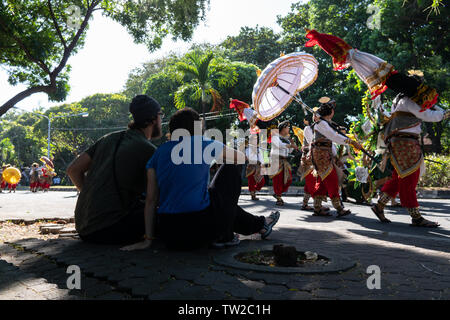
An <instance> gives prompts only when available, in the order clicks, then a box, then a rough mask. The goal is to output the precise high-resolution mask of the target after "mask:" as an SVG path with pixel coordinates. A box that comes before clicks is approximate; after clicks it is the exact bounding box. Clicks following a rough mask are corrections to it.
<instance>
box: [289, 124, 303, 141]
mask: <svg viewBox="0 0 450 320" xmlns="http://www.w3.org/2000/svg"><path fill="white" fill-rule="evenodd" d="M292 131H294V134H295V135H296V136H297V138H298V140H300V143H301V144H302V145H303V137H304V134H303V130H302V129H300V128H299V127H296V126H292Z"/></svg>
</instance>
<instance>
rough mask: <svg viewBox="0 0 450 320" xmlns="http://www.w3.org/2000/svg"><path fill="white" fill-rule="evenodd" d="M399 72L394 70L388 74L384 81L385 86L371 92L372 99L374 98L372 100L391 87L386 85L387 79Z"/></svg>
mask: <svg viewBox="0 0 450 320" xmlns="http://www.w3.org/2000/svg"><path fill="white" fill-rule="evenodd" d="M397 73H398V71H397V70H394V71H392V72H391V73H390V74H389V75H388V77H387V78H386V80H384V82H383V87H382V88H380V89H378V90H375V91H374V92H371V93H370V94H371V99H372V100H375V99H376V97H378V96H379V95H380V94H382V93H384V92H385V91H386V90H387V89H388V88H389V87H388V86H387V85H386V81H387V80H388V79H389V77H390V76H392V75H394V74H397Z"/></svg>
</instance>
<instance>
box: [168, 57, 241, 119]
mask: <svg viewBox="0 0 450 320" xmlns="http://www.w3.org/2000/svg"><path fill="white" fill-rule="evenodd" d="M176 70H177V71H178V79H179V80H180V81H181V82H182V83H183V85H182V86H180V88H179V89H178V91H177V92H176V93H175V106H176V107H177V108H178V109H182V108H184V107H186V101H187V99H188V98H189V99H191V100H194V101H200V102H201V106H202V107H201V112H202V113H203V114H204V113H205V112H206V105H207V104H209V103H210V102H211V101H212V103H213V109H215V108H217V107H219V106H220V105H222V104H223V102H222V101H221V100H222V97H221V95H220V93H219V92H218V88H226V87H231V86H233V85H234V84H235V83H236V81H237V73H236V70H235V68H234V66H233V65H232V64H231V62H230V61H229V60H226V59H223V58H220V57H218V58H216V57H215V56H214V53H213V52H212V51H208V52H205V53H203V52H201V51H199V50H195V51H191V52H189V53H187V54H186V55H185V57H184V59H183V60H182V61H179V62H178V63H177V64H176ZM188 94H189V95H188Z"/></svg>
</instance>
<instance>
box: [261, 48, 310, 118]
mask: <svg viewBox="0 0 450 320" xmlns="http://www.w3.org/2000/svg"><path fill="white" fill-rule="evenodd" d="M318 67H319V63H318V62H317V60H316V58H314V56H312V55H311V54H308V53H305V52H294V53H290V54H287V55H284V56H282V57H280V58H278V59H277V60H275V61H273V62H272V63H270V64H269V65H268V66H267V67H266V68H265V69H264V71H262V73H261V75H260V76H259V78H258V80H257V81H256V83H255V86H254V87H253V96H252V99H253V107H254V109H255V110H256V112H257V113H258V118H259V119H261V120H263V121H269V120H272V119H273V118H275V117H277V116H279V115H280V114H281V113H282V112H283V111H284V110H285V109H286V108H287V107H288V106H289V105H290V104H291V102H292V100H294V99H295V100H297V99H296V97H297V95H298V94H299V93H300V92H301V91H303V90H304V89H306V88H307V87H309V86H310V85H311V84H313V83H314V82H315V81H316V79H317V75H318V73H319V69H318ZM300 100H301V98H300Z"/></svg>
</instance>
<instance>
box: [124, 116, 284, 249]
mask: <svg viewBox="0 0 450 320" xmlns="http://www.w3.org/2000/svg"><path fill="white" fill-rule="evenodd" d="M196 125H197V128H196V127H195V126H196ZM197 129H198V130H197ZM169 130H170V135H171V141H169V142H166V143H165V144H163V145H161V146H160V147H159V148H158V150H157V151H156V152H155V154H154V155H153V156H152V158H151V159H150V160H149V162H148V163H147V170H148V171H147V181H148V187H147V197H146V205H145V230H146V233H145V237H144V238H145V239H144V241H143V242H139V243H136V244H134V245H131V246H128V247H124V248H122V249H123V250H136V249H145V248H148V247H150V246H151V243H152V240H153V239H154V236H155V235H157V236H158V238H159V239H162V240H163V242H164V243H165V244H166V246H167V247H168V248H171V249H193V248H198V247H202V246H205V245H211V244H212V245H213V246H215V247H223V246H232V245H237V244H239V238H238V236H237V235H236V234H235V233H238V234H243V235H251V234H255V233H260V234H261V238H262V239H266V238H267V237H268V236H269V235H270V233H271V232H272V228H273V226H274V225H275V224H276V223H277V221H278V219H279V216H280V214H279V212H273V213H272V214H271V215H270V216H269V217H268V218H265V217H264V216H259V217H258V216H254V215H252V214H250V213H248V212H246V211H245V210H244V209H242V208H241V207H240V206H238V201H239V196H240V193H241V175H240V172H241V170H240V169H241V167H240V166H238V165H236V164H235V163H236V162H237V160H238V159H239V157H240V158H241V159H242V160H243V161H242V163H244V160H245V155H244V154H243V153H241V152H239V151H237V150H234V149H231V148H228V147H226V146H225V145H224V144H223V143H221V142H218V141H215V140H211V139H208V138H205V137H204V136H203V135H202V130H201V125H200V116H199V114H198V113H197V112H196V111H195V110H193V109H191V108H185V109H183V110H179V111H177V112H176V113H175V114H174V115H173V116H172V117H171V119H170V122H169ZM214 160H215V161H217V162H218V163H223V162H225V164H222V165H221V166H220V168H219V170H218V171H217V173H216V175H215V176H214V178H213V179H212V181H211V183H210V182H209V181H210V177H209V173H210V165H211V163H213V161H214ZM228 163H232V164H228ZM155 216H156V219H155ZM155 225H156V228H155ZM155 229H156V234H155Z"/></svg>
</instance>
